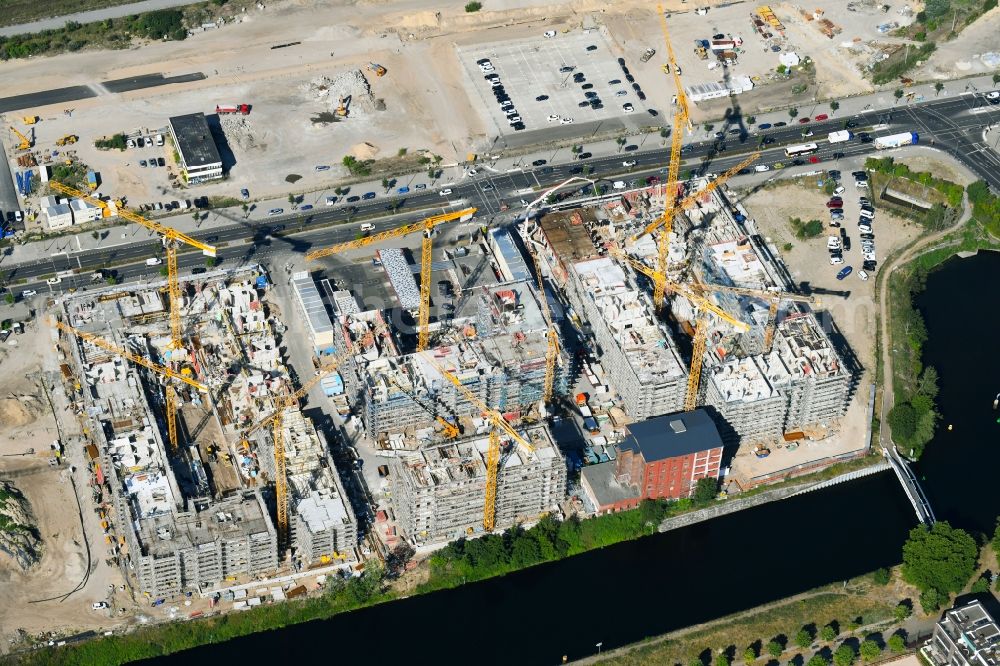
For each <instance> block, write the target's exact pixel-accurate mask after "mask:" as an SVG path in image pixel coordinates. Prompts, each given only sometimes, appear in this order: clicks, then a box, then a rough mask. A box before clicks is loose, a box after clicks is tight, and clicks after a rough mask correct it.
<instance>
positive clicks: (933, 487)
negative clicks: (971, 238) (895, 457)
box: [915, 252, 1000, 535]
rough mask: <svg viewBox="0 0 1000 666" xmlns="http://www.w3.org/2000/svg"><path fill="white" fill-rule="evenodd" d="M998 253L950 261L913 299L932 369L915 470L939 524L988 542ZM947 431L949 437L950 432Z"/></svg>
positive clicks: (999, 462)
mask: <svg viewBox="0 0 1000 666" xmlns="http://www.w3.org/2000/svg"><path fill="white" fill-rule="evenodd" d="M998 276H1000V253H996V252H980V253H979V254H977V255H976V256H974V257H969V258H967V259H959V258H957V257H956V258H954V259H950V260H949V261H948V262H947V263H946V264H945V265H944V266H942V267H941V268H940V269H939V270H936V271H934V272H933V273H931V275H930V276H929V277H928V279H927V288H926V289H925V290H924V292H923V293H922V294H921V295H920V296H919V297H918V298H917V299H916V305H917V308H918V309H919V310H920V312H921V314H922V315H923V317H924V322H925V324H926V326H927V335H928V342H927V343H926V344H925V345H924V364H925V365H932V366H934V367H935V368H937V370H938V373H939V375H940V380H939V382H938V386H939V388H940V391H939V393H938V399H937V403H938V411H939V412H940V413H941V422H940V424H939V426H938V429H937V436H936V437H935V438H934V440H933V441H932V442H930V443H929V444H928V445H927V449H926V450H925V451H924V454H923V456H922V457H921V460H920V462H919V463H918V464H917V465H916V466H915V471H916V473H917V477H918V478H919V479H920V483H921V485H922V486H923V487H924V491H925V492H926V493H927V498H928V500H930V503H931V506H933V507H934V513H935V515H936V516H937V519H938V520H947V521H948V522H950V523H951V524H952V526H954V527H961V528H963V529H966V530H969V531H974V532H983V533H986V534H990V535H992V534H993V528H994V525H995V523H996V520H997V516H998V515H1000V494H997V493H994V492H992V490H993V488H994V484H995V483H996V477H995V474H996V473H997V470H998V469H1000V424H998V423H997V418H998V417H1000V411H994V409H993V400H994V398H995V397H996V396H997V393H1000V349H998V346H1000V345H998V343H1000V309H998V307H997V306H998V300H1000V299H998V298H997V296H996V292H994V291H993V289H994V287H996V285H997V278H998ZM949 424H950V425H952V430H950V431H949V430H948V425H949Z"/></svg>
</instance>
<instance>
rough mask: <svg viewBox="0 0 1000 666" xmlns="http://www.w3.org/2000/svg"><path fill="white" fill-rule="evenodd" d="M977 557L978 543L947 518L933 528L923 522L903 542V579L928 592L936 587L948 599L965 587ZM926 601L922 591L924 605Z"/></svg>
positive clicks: (941, 595)
mask: <svg viewBox="0 0 1000 666" xmlns="http://www.w3.org/2000/svg"><path fill="white" fill-rule="evenodd" d="M978 560H979V546H977V545H976V541H975V539H973V538H972V537H971V536H970V535H969V534H968V533H967V532H965V531H964V530H960V529H956V528H953V527H952V526H951V525H949V524H948V523H947V522H946V521H941V522H937V523H934V526H933V527H931V528H928V527H927V526H926V525H921V526H919V527H915V528H913V529H912V530H910V536H909V538H908V539H907V540H906V543H905V544H903V568H902V573H903V580H905V581H906V582H908V583H910V584H912V585H916V586H917V588H918V589H920V590H921V591H922V592H925V593H926V592H928V591H929V590H934V591H935V592H937V593H939V596H940V597H943V598H945V599H946V598H947V597H948V595H949V594H957V593H959V592H961V591H962V589H963V588H964V587H965V584H966V583H968V582H969V579H970V578H972V574H973V572H974V571H975V570H976V564H977V562H978ZM935 599H936V597H935ZM931 600H932V599H931V598H930V597H928V601H931ZM941 600H942V599H938V601H939V602H940V601H941ZM923 601H924V597H923V595H921V605H923ZM935 608H936V606H935Z"/></svg>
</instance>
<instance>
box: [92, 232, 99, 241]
mask: <svg viewBox="0 0 1000 666" xmlns="http://www.w3.org/2000/svg"><path fill="white" fill-rule="evenodd" d="M90 235H91V237H92V238H93V239H94V240H97V239H99V238H100V237H101V234H99V233H97V232H96V231H95V232H93V233H92V234H90Z"/></svg>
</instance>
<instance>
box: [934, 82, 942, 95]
mask: <svg viewBox="0 0 1000 666" xmlns="http://www.w3.org/2000/svg"><path fill="white" fill-rule="evenodd" d="M942 90H944V84H943V83H941V82H940V81H938V82H937V83H935V84H934V96H935V97H937V96H938V95H939V94H941V91H942Z"/></svg>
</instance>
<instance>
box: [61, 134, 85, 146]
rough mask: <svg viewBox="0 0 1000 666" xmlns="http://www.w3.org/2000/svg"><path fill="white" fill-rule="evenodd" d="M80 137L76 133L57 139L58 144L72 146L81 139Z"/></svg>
mask: <svg viewBox="0 0 1000 666" xmlns="http://www.w3.org/2000/svg"><path fill="white" fill-rule="evenodd" d="M79 138H80V137H78V136H77V135H75V134H67V135H66V136H64V137H62V138H61V139H56V145H57V146H71V145H73V144H74V143H76V142H77V140H79Z"/></svg>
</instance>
